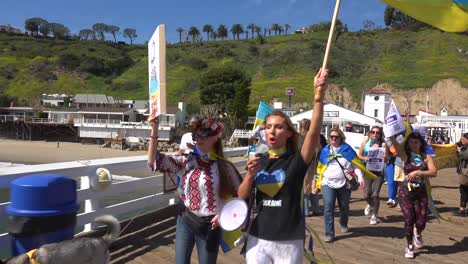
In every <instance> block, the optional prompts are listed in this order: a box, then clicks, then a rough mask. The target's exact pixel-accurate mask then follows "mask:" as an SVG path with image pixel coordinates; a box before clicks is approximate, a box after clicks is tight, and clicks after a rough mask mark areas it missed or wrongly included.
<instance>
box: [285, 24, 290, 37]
mask: <svg viewBox="0 0 468 264" xmlns="http://www.w3.org/2000/svg"><path fill="white" fill-rule="evenodd" d="M290 28H291V25H289V24H284V30H285V31H286V35H287V34H288V30H289V29H290Z"/></svg>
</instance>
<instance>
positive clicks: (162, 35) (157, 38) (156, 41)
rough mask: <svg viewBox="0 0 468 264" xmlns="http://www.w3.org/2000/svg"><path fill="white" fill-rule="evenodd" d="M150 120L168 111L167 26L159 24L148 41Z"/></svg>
mask: <svg viewBox="0 0 468 264" xmlns="http://www.w3.org/2000/svg"><path fill="white" fill-rule="evenodd" d="M148 78H149V106H150V115H149V117H148V120H153V119H155V118H156V117H157V116H159V115H160V114H161V113H165V112H166V26H165V25H159V26H158V27H157V28H156V30H155V31H154V33H153V36H152V37H151V39H150V41H149V42H148Z"/></svg>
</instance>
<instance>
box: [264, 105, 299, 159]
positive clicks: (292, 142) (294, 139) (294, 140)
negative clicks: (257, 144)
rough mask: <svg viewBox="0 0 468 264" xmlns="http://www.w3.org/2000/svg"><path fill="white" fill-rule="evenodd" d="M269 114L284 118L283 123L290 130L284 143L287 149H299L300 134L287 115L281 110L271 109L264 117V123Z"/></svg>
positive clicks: (293, 150) (292, 150) (294, 150)
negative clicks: (289, 135)
mask: <svg viewBox="0 0 468 264" xmlns="http://www.w3.org/2000/svg"><path fill="white" fill-rule="evenodd" d="M271 116H279V117H282V118H283V119H284V123H285V124H286V126H287V128H288V130H289V131H290V132H292V136H291V137H290V138H288V142H287V143H286V144H287V148H288V151H291V152H296V151H298V150H299V149H300V143H301V142H300V141H301V135H300V134H299V133H298V132H297V130H296V128H295V127H294V125H293V123H292V122H291V119H290V118H289V116H287V115H286V114H285V113H283V112H282V111H273V113H271V114H269V115H268V116H267V117H266V119H265V123H266V122H267V121H268V118H270V117H271Z"/></svg>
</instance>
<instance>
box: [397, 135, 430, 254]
mask: <svg viewBox="0 0 468 264" xmlns="http://www.w3.org/2000/svg"><path fill="white" fill-rule="evenodd" d="M390 140H391V141H392V143H393V145H394V146H395V148H396V150H397V154H398V156H399V157H400V158H401V160H402V161H403V164H404V167H403V171H404V174H405V180H404V181H403V182H399V183H398V203H399V204H400V207H401V211H402V212H403V218H404V221H405V235H406V241H407V247H406V249H405V257H406V258H414V247H416V248H420V247H422V246H424V241H423V238H422V232H423V230H424V228H425V227H426V216H427V213H428V199H429V196H428V193H427V189H426V184H427V183H426V182H427V181H426V179H427V178H428V177H435V176H437V169H436V167H435V164H434V161H433V160H432V157H431V155H427V153H426V152H425V151H426V142H425V141H424V138H423V137H422V136H421V135H420V134H419V133H417V132H412V133H411V134H409V136H408V139H407V140H406V142H405V144H404V148H403V147H402V146H401V145H400V144H399V143H398V141H397V140H396V139H395V136H393V137H390Z"/></svg>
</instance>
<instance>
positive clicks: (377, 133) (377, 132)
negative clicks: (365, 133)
mask: <svg viewBox="0 0 468 264" xmlns="http://www.w3.org/2000/svg"><path fill="white" fill-rule="evenodd" d="M371 133H372V134H376V135H380V131H376V130H374V131H371Z"/></svg>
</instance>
